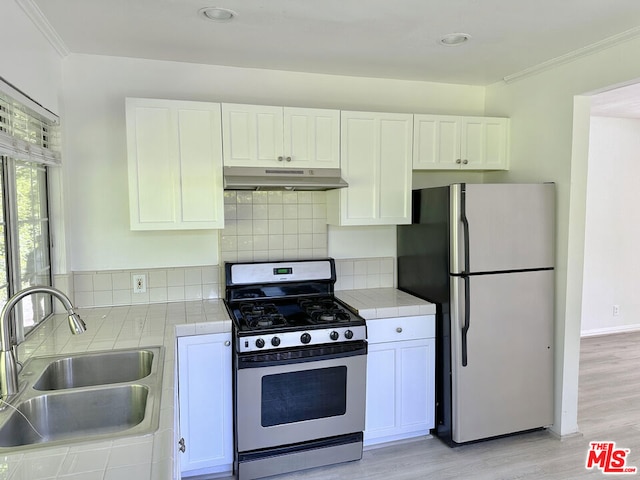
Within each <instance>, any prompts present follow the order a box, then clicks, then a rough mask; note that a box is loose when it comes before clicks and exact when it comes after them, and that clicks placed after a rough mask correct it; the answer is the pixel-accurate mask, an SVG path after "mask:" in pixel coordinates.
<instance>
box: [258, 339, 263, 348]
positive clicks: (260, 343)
mask: <svg viewBox="0 0 640 480" xmlns="http://www.w3.org/2000/svg"><path fill="white" fill-rule="evenodd" d="M256 347H258V348H262V347H264V340H263V339H262V338H259V339H257V340H256Z"/></svg>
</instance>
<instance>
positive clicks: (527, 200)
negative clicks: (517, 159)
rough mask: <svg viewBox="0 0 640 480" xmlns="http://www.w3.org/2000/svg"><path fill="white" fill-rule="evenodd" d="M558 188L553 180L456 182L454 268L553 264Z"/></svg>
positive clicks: (470, 269) (453, 191)
mask: <svg viewBox="0 0 640 480" xmlns="http://www.w3.org/2000/svg"><path fill="white" fill-rule="evenodd" d="M554 192H555V186H554V185H553V184H551V183H544V184H455V185H452V186H451V196H450V202H451V207H450V214H451V219H450V222H451V242H452V244H451V259H450V261H451V272H452V273H461V272H463V271H465V269H466V272H469V273H476V272H496V271H510V270H522V269H532V268H549V267H553V266H554V244H555V229H554V224H555V220H554V219H555V206H554V197H555V193H554ZM465 242H468V243H465Z"/></svg>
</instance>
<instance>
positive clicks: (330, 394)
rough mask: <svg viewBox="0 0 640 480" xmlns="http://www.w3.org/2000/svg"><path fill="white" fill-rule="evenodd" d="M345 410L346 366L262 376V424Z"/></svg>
mask: <svg viewBox="0 0 640 480" xmlns="http://www.w3.org/2000/svg"><path fill="white" fill-rule="evenodd" d="M346 410H347V367H346V366H336V367H329V368H319V369H315V370H302V371H295V372H289V373H278V374H275V375H265V376H264V377H262V408H261V412H262V419H261V423H262V426H263V427H271V426H274V425H282V424H287V423H295V422H302V421H305V420H313V419H317V418H327V417H334V416H337V415H344V414H345V412H346Z"/></svg>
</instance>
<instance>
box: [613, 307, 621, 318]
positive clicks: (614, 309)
mask: <svg viewBox="0 0 640 480" xmlns="http://www.w3.org/2000/svg"><path fill="white" fill-rule="evenodd" d="M618 315H620V305H614V306H613V316H614V317H617V316H618Z"/></svg>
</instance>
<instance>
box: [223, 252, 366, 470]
mask: <svg viewBox="0 0 640 480" xmlns="http://www.w3.org/2000/svg"><path fill="white" fill-rule="evenodd" d="M225 273H226V292H225V304H226V306H227V310H228V311H229V314H230V315H231V318H232V322H233V343H234V346H233V352H234V353H233V379H234V432H235V461H234V469H235V473H236V475H237V477H238V479H239V480H250V479H255V478H261V477H266V476H269V475H276V474H280V473H286V472H292V471H297V470H302V469H306V468H312V467H317V466H322V465H329V464H334V463H340V462H346V461H351V460H359V459H360V458H361V457H362V431H363V430H364V422H365V394H366V355H367V342H366V338H367V330H366V324H365V321H364V319H363V318H362V317H360V316H358V315H356V314H354V313H353V312H351V311H350V310H349V308H348V307H347V306H346V305H345V304H343V303H342V302H341V301H340V300H338V299H337V298H335V297H334V295H333V291H334V284H335V281H336V272H335V264H334V261H333V259H322V260H305V261H292V262H265V263H227V264H226V265H225Z"/></svg>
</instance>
